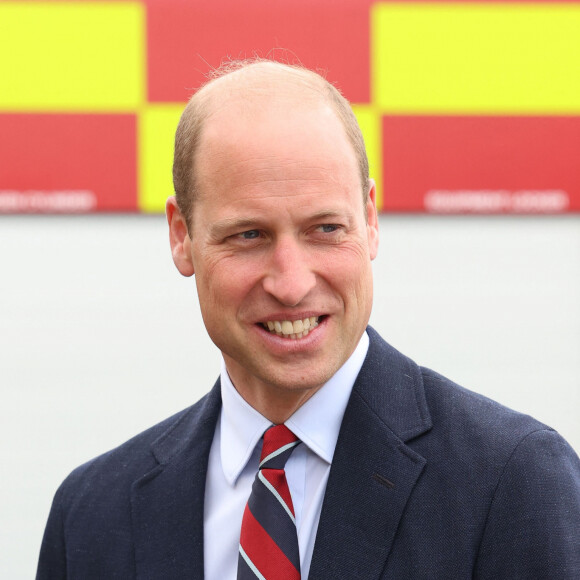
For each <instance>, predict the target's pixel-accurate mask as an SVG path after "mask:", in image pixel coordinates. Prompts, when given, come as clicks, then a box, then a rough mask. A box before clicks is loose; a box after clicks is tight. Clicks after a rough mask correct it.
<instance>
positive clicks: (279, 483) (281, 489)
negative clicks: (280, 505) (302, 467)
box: [262, 469, 295, 515]
mask: <svg viewBox="0 0 580 580" xmlns="http://www.w3.org/2000/svg"><path fill="white" fill-rule="evenodd" d="M262 475H263V476H264V479H266V480H268V481H269V482H270V483H271V484H272V486H273V487H274V489H275V490H276V491H277V492H278V493H279V494H280V497H281V498H282V499H283V500H284V502H285V503H286V505H287V506H288V509H289V510H290V511H291V512H292V515H295V514H294V505H293V504H292V496H291V495H290V489H289V488H288V482H287V481H286V475H285V474H284V470H283V469H263V470H262Z"/></svg>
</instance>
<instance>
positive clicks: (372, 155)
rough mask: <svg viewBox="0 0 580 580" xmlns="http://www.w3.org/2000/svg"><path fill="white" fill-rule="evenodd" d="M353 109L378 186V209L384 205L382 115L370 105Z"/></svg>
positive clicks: (371, 172)
mask: <svg viewBox="0 0 580 580" xmlns="http://www.w3.org/2000/svg"><path fill="white" fill-rule="evenodd" d="M352 110H353V111H354V114H355V116H356V118H357V121H358V124H359V126H360V128H361V131H362V134H363V137H364V140H365V146H366V149H367V156H368V158H369V173H370V177H371V178H372V179H374V181H375V183H376V186H377V199H376V203H377V209H379V210H380V209H381V208H382V207H383V187H382V181H383V179H382V177H383V175H382V174H383V172H382V168H383V162H382V146H381V145H382V127H381V116H380V115H379V114H377V111H376V110H375V109H374V108H373V107H372V106H369V105H352Z"/></svg>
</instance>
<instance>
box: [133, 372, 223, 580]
mask: <svg viewBox="0 0 580 580" xmlns="http://www.w3.org/2000/svg"><path fill="white" fill-rule="evenodd" d="M220 407H221V395H220V383H219V380H218V381H217V382H216V384H215V385H214V387H213V389H212V390H211V391H210V393H209V394H208V395H207V396H206V397H204V399H202V400H201V401H200V402H199V403H197V404H196V405H194V406H193V407H191V408H190V409H189V410H188V411H187V412H186V413H185V414H184V415H182V417H181V418H180V419H179V420H178V421H177V422H176V423H175V424H174V425H173V426H172V427H171V428H170V429H169V430H168V431H166V432H165V433H164V434H163V435H161V437H159V438H158V439H157V440H156V441H154V442H153V444H152V445H151V451H152V453H153V455H154V456H155V458H156V460H157V461H158V462H159V463H158V465H157V466H156V467H154V468H153V469H152V470H151V471H150V472H148V473H146V474H144V475H143V477H141V478H140V479H138V480H137V481H135V482H134V484H133V486H132V489H131V518H132V523H133V537H134V539H135V567H136V577H137V578H203V569H204V568H203V509H204V508H203V504H204V495H205V474H206V472H207V463H208V457H209V450H210V447H211V443H212V440H213V434H214V431H215V426H216V422H217V419H218V415H219V410H220Z"/></svg>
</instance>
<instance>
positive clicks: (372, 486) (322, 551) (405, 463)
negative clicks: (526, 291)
mask: <svg viewBox="0 0 580 580" xmlns="http://www.w3.org/2000/svg"><path fill="white" fill-rule="evenodd" d="M367 332H368V333H369V336H370V338H371V343H370V347H369V352H368V354H367V358H366V360H365V363H364V365H363V368H362V369H361V372H360V374H359V376H358V378H357V381H356V383H355V385H354V388H353V392H352V394H351V398H350V400H349V404H348V406H347V409H346V412H345V415H344V419H343V422H342V427H341V431H340V435H339V439H338V443H337V447H336V451H335V454H334V458H333V462H332V467H331V471H330V476H329V479H328V485H327V488H326V494H325V498H324V503H323V505H322V512H321V516H320V523H319V526H318V532H317V536H316V543H315V546H314V553H313V556H312V564H311V568H310V576H311V577H312V578H317V579H327V578H328V579H331V578H352V577H356V578H358V579H360V580H373V579H377V578H379V577H380V575H381V571H382V570H383V568H384V567H385V565H386V561H387V558H388V556H389V553H390V551H391V548H392V545H393V541H394V538H395V535H396V531H397V528H398V526H399V521H400V519H401V517H402V515H403V512H404V509H405V506H406V504H407V501H408V500H409V497H410V496H411V493H412V491H413V488H414V486H415V484H416V482H417V480H418V478H419V477H420V475H421V472H422V470H423V468H424V466H425V463H426V461H425V459H424V458H423V457H421V456H420V455H419V454H417V453H416V452H415V451H413V450H412V449H410V448H409V447H407V446H406V445H405V442H406V441H409V440H410V439H411V438H414V437H417V436H419V435H421V434H422V433H425V432H426V431H428V430H429V429H430V428H431V418H430V416H429V411H428V409H427V403H426V400H425V393H424V390H423V381H422V378H421V372H420V369H419V368H418V367H417V365H415V363H413V362H412V361H411V360H410V359H408V358H406V357H404V356H403V355H402V354H400V353H399V352H397V351H396V350H395V349H393V348H392V347H391V346H389V345H388V344H387V343H385V342H384V341H383V340H382V339H381V338H380V337H379V335H378V334H377V333H376V332H375V331H374V330H373V329H372V328H368V329H367Z"/></svg>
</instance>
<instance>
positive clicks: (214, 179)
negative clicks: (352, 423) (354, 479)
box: [184, 98, 378, 400]
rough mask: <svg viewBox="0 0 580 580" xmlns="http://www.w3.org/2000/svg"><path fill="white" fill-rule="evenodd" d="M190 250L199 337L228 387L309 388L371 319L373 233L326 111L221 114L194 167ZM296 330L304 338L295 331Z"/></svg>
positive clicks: (244, 109)
mask: <svg viewBox="0 0 580 580" xmlns="http://www.w3.org/2000/svg"><path fill="white" fill-rule="evenodd" d="M195 171H196V182H197V183H198V184H200V196H199V199H198V200H196V202H195V204H194V209H193V218H192V224H191V240H190V241H189V237H187V240H188V241H187V243H186V244H185V245H184V247H185V249H186V251H188V252H190V255H191V263H192V265H193V271H194V272H195V278H196V284H197V290H198V294H199V300H200V305H201V311H202V315H203V319H204V322H205V325H206V327H207V331H208V333H209V335H210V337H211V338H212V340H213V341H214V343H215V344H216V345H217V346H218V347H219V348H220V350H221V351H222V354H223V356H224V359H225V362H226V366H227V369H228V373H229V375H230V377H231V378H232V381H233V383H234V385H235V386H236V388H237V389H238V391H239V392H240V393H241V394H242V396H244V397H245V398H246V399H247V400H252V395H255V394H256V393H257V392H259V391H260V390H261V389H262V390H263V389H266V390H270V391H271V392H273V391H272V390H274V391H277V392H278V393H281V394H282V393H284V394H288V393H289V391H296V392H299V391H300V390H305V391H311V392H314V391H315V390H316V389H317V388H319V387H320V386H322V385H323V384H324V383H325V382H326V381H327V380H328V379H329V378H330V377H331V376H332V375H333V374H334V373H335V372H336V371H337V370H338V369H339V368H340V367H341V366H342V364H343V363H344V362H345V361H346V360H347V359H348V357H349V356H350V355H351V354H352V352H353V350H354V349H355V347H356V345H357V343H358V340H359V339H360V336H361V335H362V333H363V331H364V329H365V327H366V325H367V323H368V319H369V316H370V311H371V303H372V272H371V260H372V259H373V258H374V257H375V255H376V251H377V245H378V226H377V217H376V211H375V207H374V187H373V189H372V190H371V198H372V199H371V200H370V201H369V203H368V204H367V206H366V207H363V200H362V191H361V184H360V179H359V173H358V167H357V162H356V158H355V155H354V152H353V149H352V146H351V145H350V143H349V141H348V140H347V137H346V135H345V132H344V129H343V127H342V125H341V123H340V121H339V120H338V119H337V117H336V115H335V114H334V112H333V111H332V110H331V109H329V108H328V107H326V106H323V105H316V106H314V107H313V106H312V105H310V107H307V106H303V107H300V106H297V105H296V104H295V103H294V104H291V103H287V105H285V106H283V105H282V106H281V105H272V104H271V103H269V102H268V99H262V100H260V99H258V98H256V99H255V100H254V102H252V103H250V104H249V105H248V103H247V102H246V103H243V104H242V103H240V104H238V105H234V106H230V107H228V108H227V109H220V110H219V111H217V112H216V113H215V114H214V115H213V116H211V117H210V119H209V120H208V121H207V124H206V126H205V127H204V131H203V133H202V137H201V143H200V147H199V149H198V156H197V159H196V161H195ZM301 333H302V334H301Z"/></svg>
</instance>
